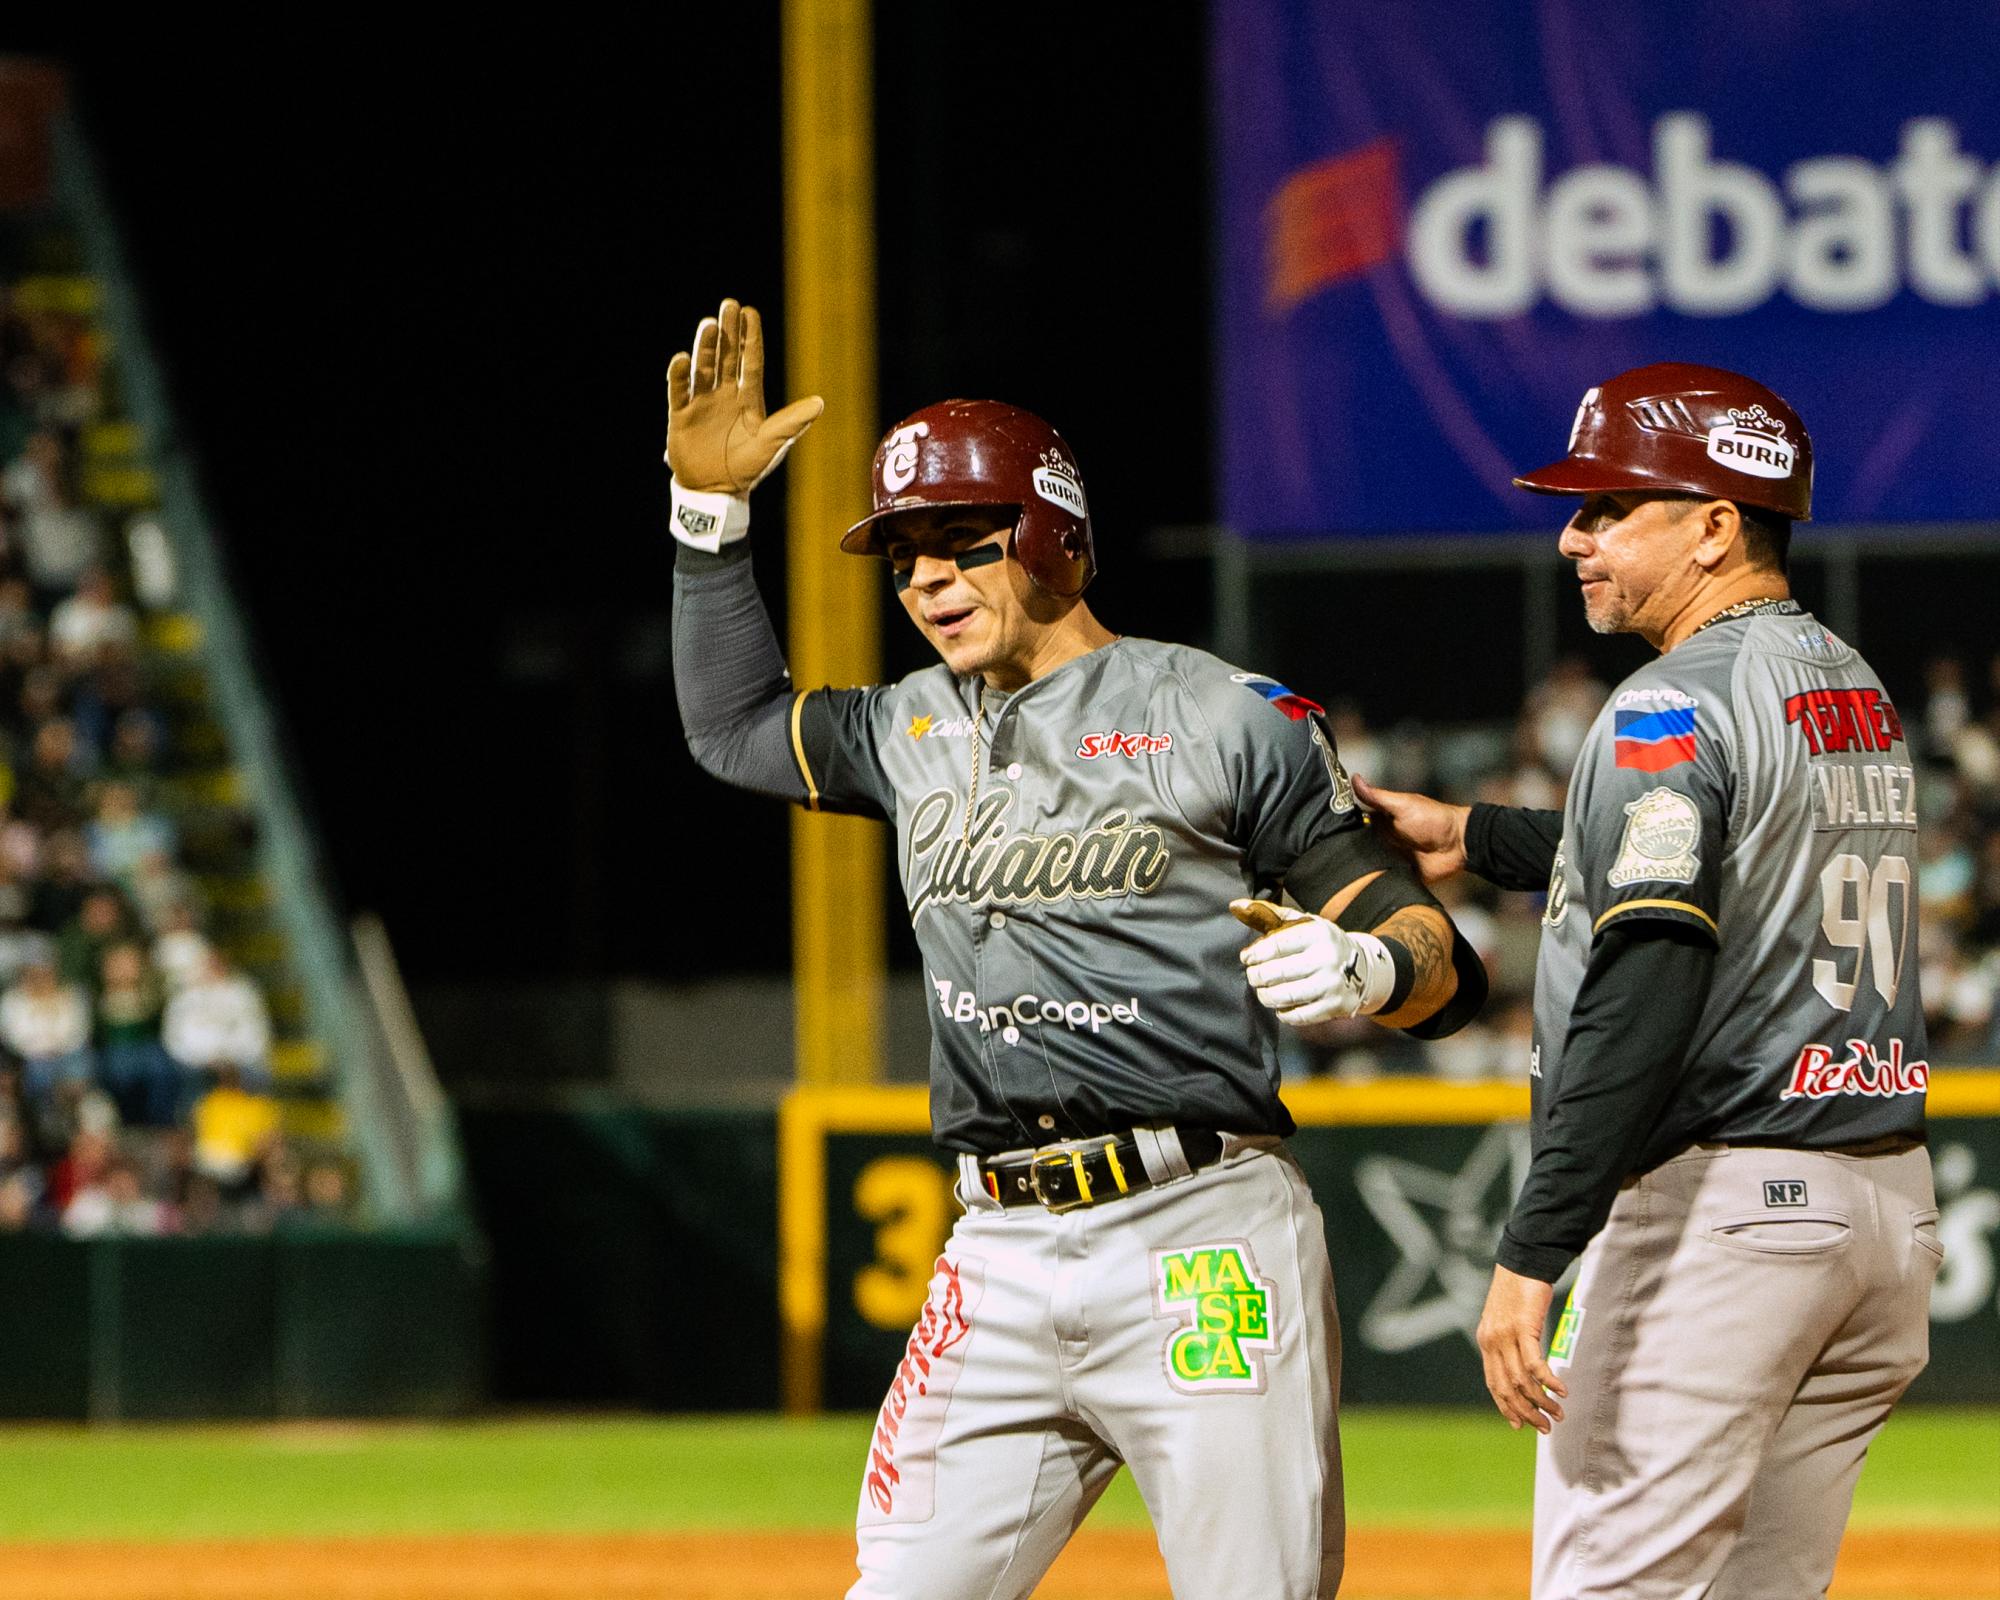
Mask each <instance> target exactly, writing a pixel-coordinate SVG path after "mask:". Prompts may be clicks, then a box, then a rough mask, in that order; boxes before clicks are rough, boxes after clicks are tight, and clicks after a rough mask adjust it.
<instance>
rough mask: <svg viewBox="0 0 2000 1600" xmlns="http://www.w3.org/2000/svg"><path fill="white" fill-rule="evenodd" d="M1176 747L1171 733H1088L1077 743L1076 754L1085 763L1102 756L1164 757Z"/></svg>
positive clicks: (1113, 731) (1114, 730) (1114, 731)
mask: <svg viewBox="0 0 2000 1600" xmlns="http://www.w3.org/2000/svg"><path fill="white" fill-rule="evenodd" d="M1173 747H1174V736H1173V735H1172V734H1171V733H1120V732H1118V730H1117V729H1115V728H1114V729H1113V730H1112V731H1111V732H1109V733H1086V734H1085V735H1084V736H1083V738H1082V739H1081V740H1079V741H1078V742H1077V747H1076V753H1077V755H1078V756H1079V757H1080V758H1081V759H1082V760H1085V761H1095V760H1097V759H1098V758H1099V757H1100V756H1125V757H1127V758H1132V757H1137V756H1163V755H1165V754H1166V753H1167V752H1168V751H1169V750H1171V749H1173Z"/></svg>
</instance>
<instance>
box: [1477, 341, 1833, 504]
mask: <svg viewBox="0 0 2000 1600" xmlns="http://www.w3.org/2000/svg"><path fill="white" fill-rule="evenodd" d="M1514 482H1515V483H1516V484H1517V485H1519V486H1520V487H1521V488H1523V489H1532V490H1534V491H1535V493H1537V494H1616V493H1618V492H1619V491H1621V490H1632V489H1662V490H1670V491H1681V492H1684V493H1688V494H1699V495H1708V496H1710V497H1711V498H1713V499H1716V500H1734V501H1737V502H1738V503H1740V504H1742V505H1746V506H1761V507H1762V508H1763V509H1764V510H1766V511H1775V512H1777V513H1778V514H1779V515H1780V516H1786V517H1790V518H1791V519H1792V520H1793V521H1794V522H1808V521H1810V520H1811V519H1812V440H1811V439H1810V438H1808V437H1807V435H1806V429H1805V424H1804V423H1802V422H1801V421H1799V414H1798V413H1797V412H1796V411H1794V410H1793V409H1792V408H1791V407H1790V406H1789V405H1787V404H1786V403H1785V402H1784V401H1783V400H1782V399H1781V398H1780V397H1779V396H1778V395H1776V394H1774V393H1772V391H1771V390H1769V389H1767V388H1765V387H1764V386H1763V385H1762V384H1761V383H1758V382H1756V381H1754V380H1753V379H1750V378H1746V377H1744V376H1743V375H1742V374H1741V373H1736V372H1729V371H1726V370H1724V369H1723V368H1721V367H1697V366H1691V365H1689V364H1688V363H1687V362H1684V361H1661V362H1656V363H1655V364H1654V365H1652V366H1650V367H1634V368H1633V369H1632V370H1631V371H1630V372H1621V373H1619V374H1618V376H1617V377H1615V378H1613V379H1611V380H1610V381H1609V382H1608V383H1604V384H1601V385H1599V386H1598V387H1597V388H1595V389H1592V390H1591V391H1590V392H1589V393H1587V394H1586V395H1585V396H1584V397H1583V403H1582V404H1581V405H1579V406H1578V407H1577V408H1576V423H1575V425H1574V426H1573V427H1571V429H1570V434H1569V454H1568V455H1566V456H1565V457H1563V459H1562V460H1560V461H1557V462H1555V463H1553V464H1552V465H1550V466H1546V467H1543V468H1542V469H1541V471H1539V472H1530V473H1528V474H1526V475H1525V476H1523V477H1519V478H1516V479H1515V480H1514Z"/></svg>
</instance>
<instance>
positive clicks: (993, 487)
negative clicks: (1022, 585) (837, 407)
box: [840, 400, 1097, 597]
mask: <svg viewBox="0 0 2000 1600" xmlns="http://www.w3.org/2000/svg"><path fill="white" fill-rule="evenodd" d="M874 489H875V509H874V510H873V511H872V512H870V513H869V514H868V515H867V516H865V517H863V518H862V519H861V520H860V521H859V522H857V523H855V525H854V526H853V527H851V528H849V529H848V530H847V533H846V536H845V537H844V538H842V539H841V541H840V548H841V549H843V550H845V551H847V552H848V553H849V554H850V555H881V554H882V553H883V544H884V540H885V538H886V535H887V530H888V528H889V526H890V525H891V524H893V523H894V522H895V520H896V519H897V518H898V517H901V516H904V515H906V514H907V513H911V512H917V511H953V510H971V509H974V508H978V509H983V510H1012V511H1014V512H1015V513H1016V517H1017V520H1016V521H1015V524H1014V554H1015V555H1016V556H1017V557H1019V559H1020V562H1021V565H1022V566H1023V567H1025V568H1026V569H1027V573H1028V576H1029V577H1030V578H1031V579H1033V580H1034V582H1035V584H1036V586H1037V587H1039V588H1042V589H1046V590H1047V591H1048V592H1049V593H1050V594H1054V595H1062V596H1064V597H1068V596H1071V595H1079V594H1082V593H1083V591H1084V586H1085V585H1086V584H1088V583H1089V582H1090V580H1091V579H1092V578H1094V577H1095V576H1097V552H1096V549H1095V547H1094V546H1093V545H1092V543H1091V537H1090V502H1089V501H1088V500H1087V499H1085V498H1084V493H1083V476H1082V474H1081V473H1079V472H1078V471H1077V467H1076V457H1075V456H1074V455H1073V454H1072V453H1071V451H1070V448H1069V446H1068V445H1066V444H1064V443H1063V441H1062V435H1061V434H1059V433H1057V432H1056V430H1055V429H1054V428H1051V427H1050V426H1049V425H1048V424H1047V423H1046V422H1044V421H1042V419H1041V418H1040V417H1038V416H1035V415H1034V414H1033V413H1032V412H1028V411H1023V410H1021V409H1020V408H1018V407H1016V406H1009V405H1002V404H1001V403H1000V402H999V401H998V400H946V401H942V402H941V403H939V404H937V405H934V406H925V407H924V409H923V410H921V411H914V412H912V413H911V414H910V415H909V416H907V417H905V418H904V419H903V420H902V421H901V422H899V423H897V424H896V426H895V427H893V428H891V429H890V430H889V431H888V433H887V434H886V435H884V436H883V439H882V442H881V443H880V444H879V445H877V446H876V447H875V471H874Z"/></svg>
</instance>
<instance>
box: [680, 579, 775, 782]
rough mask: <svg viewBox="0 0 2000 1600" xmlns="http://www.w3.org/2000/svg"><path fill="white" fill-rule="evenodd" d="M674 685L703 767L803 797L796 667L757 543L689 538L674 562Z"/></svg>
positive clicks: (735, 779) (724, 776) (730, 778)
mask: <svg viewBox="0 0 2000 1600" xmlns="http://www.w3.org/2000/svg"><path fill="white" fill-rule="evenodd" d="M674 693H675V696H676V697H677V699H678V700H679V702H680V708H681V728H682V730H683V731H684V732H685V733H686V735H687V742H688V749H689V750H691V751H692V752H693V753H694V758H695V760H696V761H697V762H698V763H700V765H701V768H702V770H703V771H704V772H707V773H711V774H712V775H714V776H715V777H718V778H720V779H722V781H723V782H725V783H733V784H735V785H736V786H737V787H739V788H743V789H751V790H755V791H756V792H757V793H758V794H767V795H771V796H773V797H775V798H777V799H780V800H804V799H805V798H806V784H805V779H804V778H802V777H801V776H800V775H799V764H798V762H797V760H796V759H795V758H794V757H793V754H792V737H791V726H790V724H791V709H792V676H791V674H790V673H789V672H787V671H786V670H785V654H784V652H783V651H782V650H781V649H779V648H778V636H777V634H776V633H775V632H774V631H773V630H772V627H771V616H770V613H769V612H767V611H766V610H765V609H764V600H763V597H762V596H761V595H759V594H758V593H757V583H756V580H755V579H754V578H753V577H752V576H751V573H750V547H749V545H748V544H737V545H732V546H730V547H729V548H728V549H726V550H724V551H723V552H721V553H720V554H718V555H708V554H706V553H705V552H703V551H700V550H692V549H689V548H688V547H687V546H686V545H683V546H681V547H680V552H679V555H678V556H677V557H676V559H675V562H674Z"/></svg>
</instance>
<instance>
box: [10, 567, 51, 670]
mask: <svg viewBox="0 0 2000 1600" xmlns="http://www.w3.org/2000/svg"><path fill="white" fill-rule="evenodd" d="M41 633H42V619H41V618H40V617H38V616H36V615H35V608H34V601H33V598H32V597H31V596H30V595H29V593H28V586H27V584H26V583H24V582H22V580H21V579H19V578H8V579H6V580H5V581H4V582H0V649H5V648H7V647H8V646H10V645H12V644H13V643H14V641H15V640H17V639H19V638H21V637H23V636H24V635H25V636H31V637H32V638H33V639H34V640H35V644H36V656H37V659H39V656H40V645H41Z"/></svg>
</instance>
